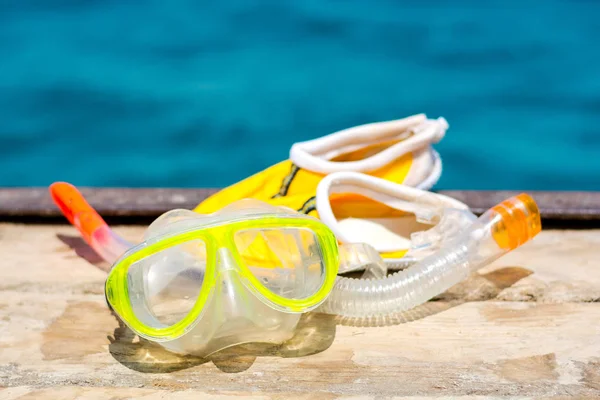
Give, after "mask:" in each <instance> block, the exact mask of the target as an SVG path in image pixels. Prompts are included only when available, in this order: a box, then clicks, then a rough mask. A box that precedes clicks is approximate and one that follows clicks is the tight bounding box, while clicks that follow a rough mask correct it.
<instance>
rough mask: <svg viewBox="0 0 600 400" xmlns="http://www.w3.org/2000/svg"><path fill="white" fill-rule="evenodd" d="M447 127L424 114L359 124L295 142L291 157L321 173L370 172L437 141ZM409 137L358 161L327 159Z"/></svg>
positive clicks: (444, 122) (304, 166)
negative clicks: (312, 138)
mask: <svg viewBox="0 0 600 400" xmlns="http://www.w3.org/2000/svg"><path fill="white" fill-rule="evenodd" d="M447 129H448V123H447V122H446V120H445V119H444V118H439V119H437V120H428V119H426V117H425V115H423V114H419V115H414V116H412V117H408V118H404V119H400V120H396V121H387V122H378V123H373V124H366V125H360V126H356V127H353V128H349V129H344V130H342V131H339V132H336V133H333V134H331V135H327V136H324V137H321V138H318V139H314V140H309V141H306V142H299V143H295V144H294V145H293V146H292V148H291V150H290V160H291V161H292V162H293V163H294V164H296V165H297V166H298V167H300V168H303V169H306V170H309V171H313V172H317V173H321V174H329V173H332V172H341V171H354V172H369V171H373V170H376V169H379V168H381V167H384V166H386V165H388V164H390V163H392V162H394V161H395V160H397V159H398V158H400V157H402V156H403V155H405V154H408V153H410V152H413V151H416V150H418V149H421V148H423V147H424V146H427V145H429V144H431V143H437V142H439V141H440V140H441V139H442V138H443V137H444V135H445V133H446V130H447ZM411 132H412V133H414V134H413V135H412V136H410V137H407V138H406V139H403V140H401V141H399V142H398V143H396V144H394V145H392V146H390V147H388V148H386V149H385V150H382V151H380V152H378V153H377V154H374V155H372V156H370V157H367V158H365V159H362V160H357V161H345V162H336V161H330V159H332V158H334V157H335V156H337V155H340V154H344V153H347V152H349V151H352V150H357V149H360V148H364V147H366V146H370V145H372V144H376V143H382V142H386V141H389V140H393V139H402V138H403V137H404V136H407V135H409V134H410V133H411Z"/></svg>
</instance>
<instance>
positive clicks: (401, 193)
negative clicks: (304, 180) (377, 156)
mask: <svg viewBox="0 0 600 400" xmlns="http://www.w3.org/2000/svg"><path fill="white" fill-rule="evenodd" d="M334 193H356V194H360V195H363V196H365V197H368V198H370V199H372V200H375V201H377V202H379V203H382V204H385V205H386V206H388V207H390V208H393V209H396V210H401V211H406V212H412V213H415V214H418V213H422V212H423V210H431V209H435V208H439V209H440V210H441V209H443V208H457V209H464V210H466V209H468V207H467V205H466V204H464V203H462V202H460V201H458V200H455V199H452V198H450V197H448V196H444V195H441V194H437V193H432V192H427V191H424V190H421V189H417V188H413V187H410V186H406V185H402V184H398V183H394V182H390V181H388V180H385V179H381V178H376V177H374V176H371V175H366V174H362V173H358V172H335V173H332V174H330V175H327V176H325V177H324V178H323V179H322V180H321V182H320V183H319V185H318V186H317V194H316V207H317V212H318V213H319V218H320V219H321V221H323V223H325V224H326V225H327V226H328V227H329V228H330V229H331V230H332V231H333V233H334V234H335V235H336V237H337V238H338V240H340V241H341V242H342V243H349V242H350V240H349V238H348V236H347V235H346V234H345V232H344V231H343V230H342V229H340V225H339V222H338V220H337V219H336V217H335V215H334V214H333V210H332V207H331V202H330V200H329V197H330V195H331V194H334Z"/></svg>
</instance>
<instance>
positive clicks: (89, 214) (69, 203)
mask: <svg viewBox="0 0 600 400" xmlns="http://www.w3.org/2000/svg"><path fill="white" fill-rule="evenodd" d="M50 196H52V200H54V203H56V205H57V206H58V208H60V211H61V212H62V213H63V215H64V216H65V217H66V218H67V219H68V220H69V222H70V223H71V224H72V225H73V226H75V227H76V228H77V229H78V230H79V232H80V233H81V234H82V235H83V237H84V238H85V240H86V241H87V242H89V241H90V238H91V237H92V235H93V233H94V232H95V231H96V230H97V229H98V228H100V227H101V226H104V225H106V222H104V220H103V219H102V217H100V215H99V214H98V213H97V212H96V210H94V209H93V208H92V206H90V205H89V204H88V202H87V201H85V199H84V198H83V195H82V194H81V193H80V192H79V190H77V189H76V188H75V186H73V185H71V184H70V183H66V182H55V183H53V184H52V185H50Z"/></svg>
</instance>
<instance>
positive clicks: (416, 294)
mask: <svg viewBox="0 0 600 400" xmlns="http://www.w3.org/2000/svg"><path fill="white" fill-rule="evenodd" d="M540 231H541V220H540V213H539V210H538V208H537V205H536V203H535V201H534V200H533V199H532V198H531V197H530V196H529V195H527V194H520V195H518V196H515V197H512V198H510V199H508V200H505V201H503V202H502V203H500V204H498V205H496V206H495V207H493V208H491V209H490V210H488V211H487V212H486V213H484V214H483V215H482V216H481V217H479V218H478V219H477V220H475V222H473V223H472V224H471V225H470V226H469V227H467V228H465V229H464V230H462V232H461V233H459V234H458V235H457V236H456V237H455V238H454V239H452V240H449V241H447V242H445V243H444V244H443V245H442V247H441V248H440V249H439V250H438V251H436V252H435V253H434V254H431V255H429V256H427V257H426V258H424V259H423V260H421V261H419V262H417V263H416V264H414V265H413V266H411V267H410V268H408V269H406V270H403V271H399V272H396V273H394V274H392V275H389V276H387V277H382V278H379V279H354V278H346V277H338V279H337V281H336V284H335V287H334V289H333V291H332V293H331V295H330V296H329V297H328V298H327V300H326V301H325V303H324V304H323V305H322V306H321V307H320V308H319V311H321V312H324V313H328V314H337V315H340V316H342V317H351V318H352V317H375V316H388V315H392V314H395V313H399V312H402V311H406V310H409V309H412V308H414V307H416V306H419V305H421V304H423V303H425V302H426V301H428V300H430V299H431V298H433V297H435V296H437V295H438V294H440V293H443V292H444V291H446V290H447V289H449V288H450V287H452V286H454V285H455V284H457V283H459V282H461V281H462V280H464V279H466V278H467V277H468V276H469V275H471V274H472V273H474V272H475V271H477V270H478V269H480V268H482V267H483V266H485V265H487V264H489V263H491V262H492V261H494V260H496V259H497V258H499V257H501V256H503V255H504V254H506V253H508V252H509V251H511V250H514V249H516V248H517V247H519V246H521V245H522V244H524V243H526V242H527V241H529V240H530V239H532V238H533V237H535V236H536V235H537V234H538V233H539V232H540Z"/></svg>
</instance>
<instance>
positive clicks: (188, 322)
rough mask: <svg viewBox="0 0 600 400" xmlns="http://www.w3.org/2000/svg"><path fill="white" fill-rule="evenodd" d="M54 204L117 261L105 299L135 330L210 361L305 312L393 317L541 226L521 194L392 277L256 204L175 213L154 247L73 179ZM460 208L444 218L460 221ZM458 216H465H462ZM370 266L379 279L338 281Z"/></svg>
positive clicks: (280, 212) (279, 337) (295, 218)
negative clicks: (128, 231)
mask: <svg viewBox="0 0 600 400" xmlns="http://www.w3.org/2000/svg"><path fill="white" fill-rule="evenodd" d="M50 190H51V193H52V196H53V198H54V200H55V202H56V203H57V204H58V205H59V207H60V208H61V210H62V211H63V213H65V215H66V216H67V218H69V220H70V221H71V223H73V225H75V226H76V227H77V228H78V229H79V230H80V231H81V232H82V234H83V236H84V238H86V240H87V241H88V243H90V245H91V246H92V247H93V248H94V249H96V251H98V252H99V253H100V254H101V255H103V257H105V258H107V260H108V261H115V260H114V255H115V254H117V253H119V252H120V253H122V255H121V256H120V257H119V258H118V259H117V260H116V261H115V262H114V264H113V267H112V269H111V271H110V273H109V276H108V278H107V281H106V298H107V301H108V303H109V304H110V306H111V307H112V308H113V310H114V311H115V313H116V314H117V315H118V316H119V318H120V319H122V320H123V322H124V323H125V324H126V325H127V326H129V327H130V328H131V330H133V331H134V332H135V333H136V334H138V335H139V336H141V337H144V338H146V339H148V340H150V341H152V342H155V343H158V344H160V345H161V346H163V347H165V348H166V349H168V350H170V351H173V352H176V353H184V354H193V355H198V356H207V355H210V354H212V353H214V352H216V351H218V350H221V349H224V348H227V347H231V346H235V345H237V344H241V343H248V342H267V343H282V342H284V341H286V340H287V339H289V338H291V337H292V336H293V334H294V330H295V328H296V325H297V323H298V321H299V319H300V316H301V314H302V313H305V312H308V311H310V310H315V309H316V310H317V311H321V312H326V313H330V314H338V315H342V316H346V317H371V316H388V315H391V314H393V313H397V312H400V311H403V310H407V309H410V308H412V307H414V306H417V305H419V304H421V303H424V302H426V301H427V300H429V299H431V298H432V297H434V296H435V295H437V294H439V293H441V292H443V291H444V290H446V289H447V288H449V287H451V286H452V285H454V284H455V283H458V282H460V281H461V280H463V279H464V278H466V277H467V276H468V275H469V274H471V273H472V272H474V271H476V270H477V269H479V268H481V267H482V266H484V265H486V264H487V263H489V262H491V261H493V260H495V259H496V258H498V257H500V256H501V255H503V254H505V253H506V252H508V251H510V250H513V249H515V248H516V247H518V246H520V245H521V244H523V243H525V242H526V241H528V240H529V239H531V238H532V237H534V236H535V235H536V234H537V233H538V232H539V231H540V229H541V225H540V216H539V212H538V210H537V207H536V205H535V202H534V201H533V199H531V198H530V197H529V196H527V195H520V196H517V197H514V198H511V199H509V200H506V201H505V202H503V203H501V204H499V205H498V206H496V207H494V208H492V209H491V210H489V211H488V212H487V213H485V214H484V215H483V216H482V217H480V218H479V219H477V220H476V221H475V222H469V224H468V225H466V224H465V225H464V227H463V229H461V230H460V232H459V233H457V235H456V236H455V237H454V238H453V239H452V240H449V241H447V242H445V244H444V246H443V247H442V248H440V249H439V250H438V251H436V252H435V253H433V254H431V255H430V256H428V257H425V258H424V259H423V260H421V261H420V262H418V263H416V264H415V265H413V266H411V267H410V268H408V269H406V270H403V271H400V272H397V273H395V274H392V275H389V276H386V267H385V264H384V263H383V261H382V259H381V257H380V256H379V254H378V253H377V252H376V251H375V250H374V249H373V248H372V247H370V246H368V245H364V244H346V245H339V244H338V242H337V240H336V238H335V236H334V234H333V232H332V231H331V230H330V229H329V228H328V227H327V226H326V225H325V224H323V223H322V222H321V221H319V220H317V219H315V218H313V217H310V216H307V215H305V214H302V213H298V212H296V211H293V210H291V209H289V208H286V207H275V206H271V205H268V204H266V203H263V202H260V201H257V200H243V201H240V202H236V203H235V204H232V205H230V206H228V207H225V208H223V209H222V210H220V211H218V212H216V213H213V214H207V215H202V214H198V213H194V212H191V211H187V210H173V211H170V212H168V213H166V214H163V215H162V216H161V217H159V218H158V219H157V220H156V221H155V222H154V223H152V224H151V225H150V227H149V228H148V230H147V231H146V234H145V236H144V241H143V242H142V243H140V244H138V245H136V246H132V247H130V245H129V244H128V243H127V242H126V241H124V240H123V239H121V238H120V237H119V236H118V235H116V234H115V233H114V232H113V231H112V230H110V228H109V227H108V226H107V225H106V223H104V221H103V220H102V219H101V218H100V216H99V215H98V214H97V213H96V212H95V211H94V210H93V209H92V208H91V207H90V206H89V205H88V204H87V203H86V202H85V200H84V199H83V198H82V197H81V195H80V194H79V192H77V190H76V189H75V188H74V187H73V186H71V185H69V184H66V183H56V184H53V185H52V186H51V189H50ZM455 215H456V214H455V213H453V212H452V210H449V212H448V213H447V214H446V215H445V216H443V217H442V218H449V220H447V221H448V222H447V223H451V220H452V218H455ZM457 221H458V220H457ZM361 268H362V269H366V272H365V274H366V275H367V276H368V277H370V278H371V279H353V278H343V277H339V276H337V274H338V272H340V273H342V272H348V271H352V270H356V269H361Z"/></svg>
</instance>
